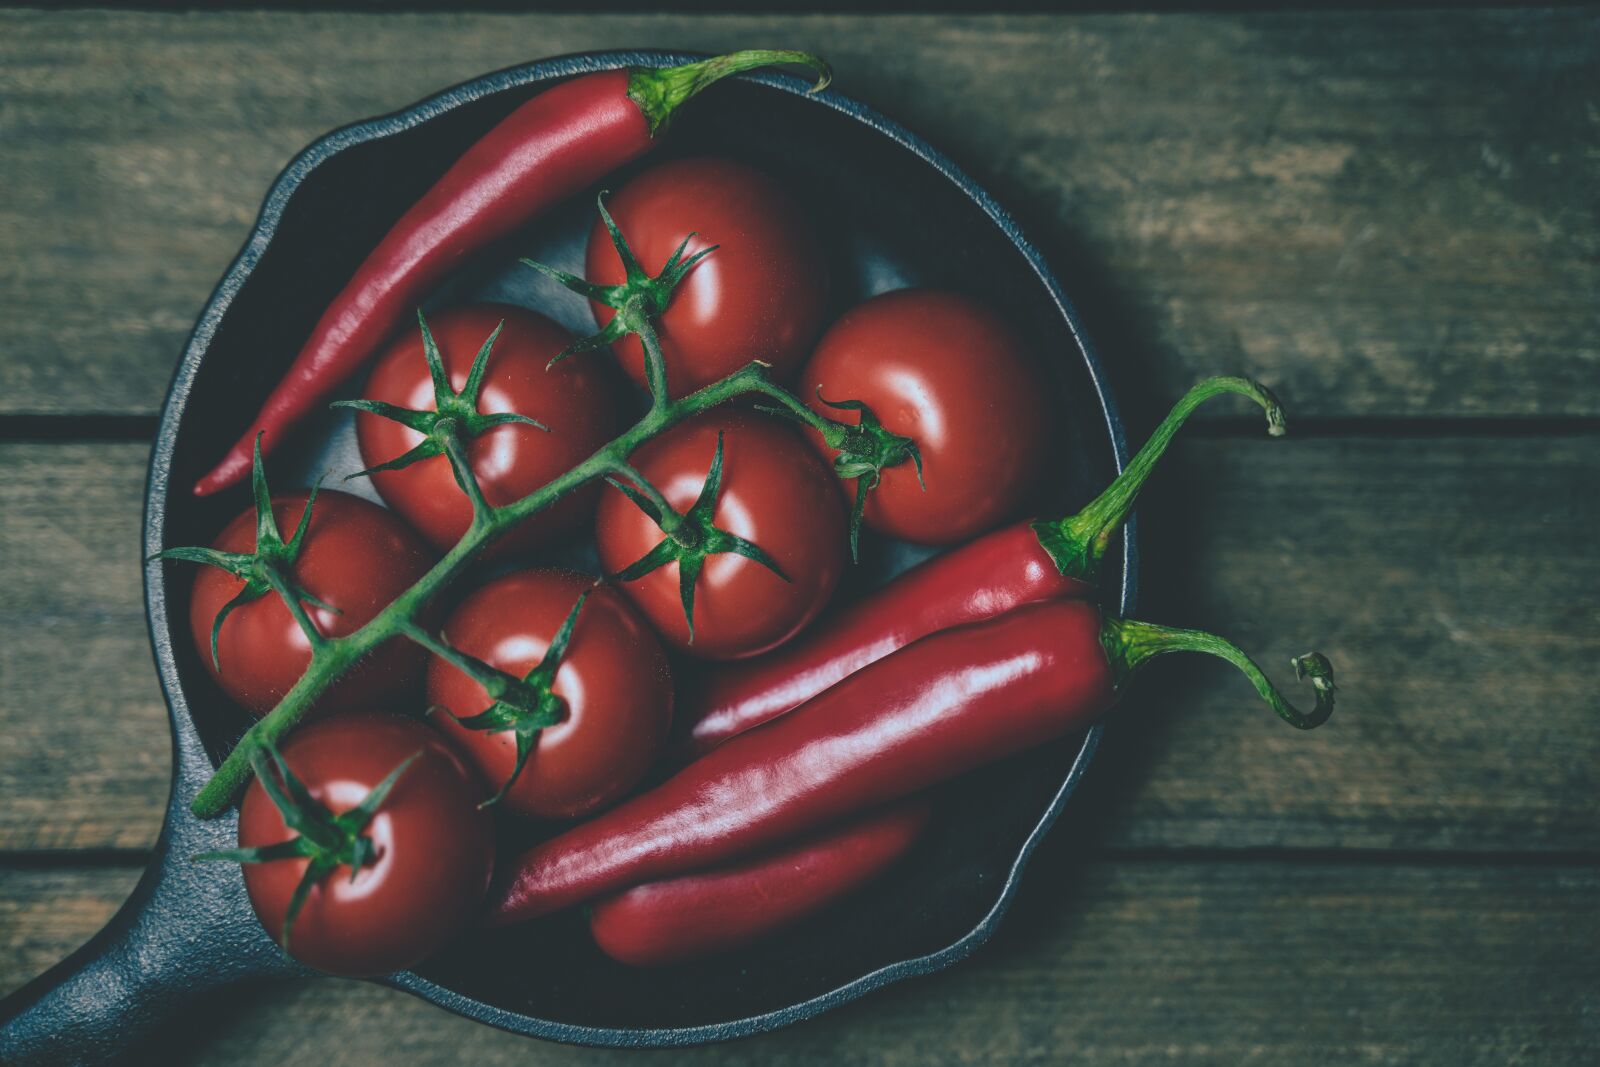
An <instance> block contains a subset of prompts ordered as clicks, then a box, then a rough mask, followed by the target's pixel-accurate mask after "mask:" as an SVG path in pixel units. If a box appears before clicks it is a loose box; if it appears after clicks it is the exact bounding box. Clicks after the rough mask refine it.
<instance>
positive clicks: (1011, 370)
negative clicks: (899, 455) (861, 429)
mask: <svg viewBox="0 0 1600 1067" xmlns="http://www.w3.org/2000/svg"><path fill="white" fill-rule="evenodd" d="M818 389H820V390H821V391H822V396H823V397H826V398H827V399H828V400H833V401H839V400H860V401H862V402H864V403H865V404H866V405H867V406H868V407H869V408H871V409H872V411H873V413H874V414H875V415H877V417H878V419H879V420H880V421H881V422H882V423H883V426H884V428H885V429H887V430H890V431H891V432H893V433H897V434H903V435H905V436H907V437H910V438H911V439H912V440H913V441H914V442H916V445H917V447H918V448H919V449H920V450H921V451H922V465H923V477H924V479H925V480H926V482H927V491H926V492H924V491H923V488H922V486H921V485H920V484H919V483H918V481H917V472H916V469H915V468H914V467H913V466H912V464H910V463H909V462H907V463H903V464H900V465H898V466H894V467H890V468H888V469H887V470H885V471H884V472H883V480H882V481H881V482H879V483H878V487H877V488H876V489H874V490H872V492H871V493H869V494H868V496H867V508H866V515H865V518H864V522H865V525H867V526H868V527H870V528H871V529H874V530H878V531H880V532H882V533H885V534H888V535H889V536H891V537H898V538H902V539H904V540H907V541H917V542H921V543H923V544H950V543H953V542H956V541H964V540H966V539H967V538H969V537H972V536H974V535H976V534H979V533H982V532H984V531H985V530H989V529H993V528H994V527H996V526H998V525H1000V523H1002V522H1003V521H1005V520H1006V519H1008V518H1011V517H1013V516H1014V515H1015V514H1016V513H1017V512H1018V511H1019V510H1020V509H1021V508H1022V507H1023V506H1024V505H1025V504H1026V503H1028V497H1029V495H1030V493H1031V492H1032V491H1033V489H1034V487H1035V486H1036V485H1037V484H1038V481H1039V478H1040V475H1041V474H1042V473H1043V470H1044V465H1045V460H1046V456H1047V451H1048V445H1049V439H1050V425H1049V424H1050V407H1049V405H1048V403H1047V402H1046V400H1045V392H1046V383H1044V382H1042V381H1040V379H1039V376H1038V375H1037V374H1036V373H1035V372H1034V371H1033V370H1032V368H1031V367H1030V365H1029V361H1028V359H1027V357H1026V355H1025V353H1024V351H1023V348H1022V343H1021V341H1019V340H1018V339H1017V337H1016V336H1015V335H1014V334H1013V333H1012V331H1011V329H1010V328H1009V327H1008V326H1007V325H1006V324H1005V322H1004V321H1002V320H1001V318H1000V317H999V316H998V315H996V314H995V313H994V312H993V311H991V310H989V309H988V308H986V307H985V306H983V305H982V304H979V303H978V302H977V301H975V300H973V299H971V298H970V297H966V296H962V295H960V294H958V293H948V292H939V291H935V290H929V289H902V290H899V291H897V292H891V293H884V294H882V295H881V296H876V297H873V298H872V299H871V300H868V301H867V302H865V303H864V304H860V305H858V306H857V307H855V308H853V309H852V310H850V311H849V312H847V313H846V314H845V315H844V316H843V317H842V318H840V319H839V321H838V322H836V323H834V324H833V326H832V327H831V328H829V330H828V332H827V333H826V334H824V335H823V338H822V340H821V341H820V342H819V343H818V345H817V350H816V352H815V354H813V355H812V357H811V360H810V362H809V363H807V364H806V367H805V370H804V371H803V372H802V373H801V376H800V386H799V394H800V396H801V397H802V398H803V399H804V400H805V402H806V403H807V404H809V405H810V406H811V408H812V410H813V411H816V412H818V413H820V414H822V415H826V416H827V417H829V418H832V419H835V420H838V421H840V422H850V423H855V422H857V421H859V415H858V414H857V413H856V412H854V411H841V410H838V409H836V408H831V407H829V406H827V405H826V404H824V403H823V402H822V401H821V400H819V399H818V396H817V391H818ZM809 436H810V437H811V440H812V444H813V445H815V446H816V447H817V448H818V449H819V450H821V452H822V453H823V455H825V456H827V457H828V459H829V460H832V458H833V457H834V456H835V455H836V454H837V453H835V452H834V451H833V450H832V449H830V448H828V447H827V446H826V445H824V444H823V443H822V439H821V437H820V435H816V434H810V435H809ZM847 489H848V490H849V492H850V494H851V495H852V496H854V493H855V486H854V484H853V483H852V484H851V485H849V486H847Z"/></svg>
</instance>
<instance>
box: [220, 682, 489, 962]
mask: <svg viewBox="0 0 1600 1067" xmlns="http://www.w3.org/2000/svg"><path fill="white" fill-rule="evenodd" d="M280 751H281V753H282V755H283V758H284V761H285V762H286V763H287V764H288V765H289V768H290V770H291V771H293V772H294V774H295V776H296V777H298V778H299V779H300V780H301V781H302V782H304V783H305V785H306V787H307V789H308V790H309V791H310V792H311V795H312V796H313V797H314V798H315V799H316V800H317V801H318V802H319V803H321V804H323V805H324V806H325V807H326V808H328V810H329V811H331V812H332V813H333V814H335V815H337V814H339V813H340V812H343V811H347V810H349V809H350V808H353V807H355V806H356V805H357V804H359V803H361V801H362V800H363V799H364V798H365V797H366V795H367V793H368V792H370V791H371V789H372V787H373V786H375V785H377V784H378V783H379V782H381V781H382V780H383V779H384V777H385V776H387V775H388V774H389V772H390V771H393V770H394V769H395V768H396V767H398V766H399V765H400V764H401V763H404V762H405V761H406V760H407V759H409V758H411V757H412V756H413V755H417V759H416V761H415V762H413V763H412V764H411V765H410V766H409V767H407V768H406V771H405V773H404V774H403V775H401V777H400V779H399V781H398V782H396V783H395V786H394V789H393V790H392V791H391V792H390V793H389V795H388V797H387V798H386V799H385V800H384V802H383V804H382V806H381V807H379V809H378V811H377V813H376V814H375V815H374V816H373V818H372V820H371V821H370V822H369V823H368V824H367V828H366V831H365V832H366V834H367V835H368V836H369V837H370V838H371V839H372V841H373V843H374V844H375V845H376V846H377V852H376V860H375V862H374V863H372V864H370V865H368V866H365V867H362V868H361V870H359V871H358V872H356V875H355V880H354V881H352V880H351V877H350V868H348V867H338V868H335V869H334V871H333V873H332V874H330V875H329V876H328V877H327V878H325V879H324V880H323V881H322V882H321V883H320V884H318V885H317V886H316V887H315V888H313V889H312V890H311V895H310V896H309V897H308V898H307V899H306V902H305V906H304V907H303V908H302V909H301V910H300V914H299V915H298V916H297V917H296V918H295V921H294V925H293V927H292V929H291V934H290V943H289V949H290V954H291V955H293V956H294V957H295V958H296V959H298V960H300V961H301V962H303V963H305V964H308V965H309V966H312V967H315V968H317V969H318V970H321V971H327V972H328V973H330V974H338V975H346V976H350V977H367V976H372V975H380V974H389V973H392V972H394V971H400V970H405V969H406V968H409V967H413V966H415V965H416V964H418V963H421V962H422V961H423V960H425V959H427V958H428V957H429V956H431V955H433V954H434V953H435V952H437V951H438V950H439V949H441V948H443V947H444V946H445V945H446V944H447V943H449V941H450V940H451V939H452V938H453V937H455V935H456V934H457V933H459V932H460V931H461V930H462V929H463V928H464V927H465V926H466V924H467V923H468V921H469V920H470V919H471V918H472V916H473V915H474V913H475V912H476V911H477V909H478V907H479V905H480V904H481V903H482V901H483V897H484V893H485V891H486V890H487V889H488V886H489V877H490V875H491V874H492V871H493V867H494V824H493V817H492V816H491V815H490V813H489V812H487V811H484V810H480V809H479V807H478V804H479V803H480V802H481V801H482V800H483V798H484V796H485V795H486V794H485V792H484V788H483V783H482V782H481V781H480V780H479V779H478V777H477V774H476V772H474V771H473V770H472V769H471V768H469V767H468V766H467V765H466V764H465V763H464V762H463V761H462V759H461V757H460V756H459V755H457V754H456V753H455V752H454V751H452V750H451V748H450V746H449V745H448V744H446V743H445V741H444V740H443V739H442V738H441V737H439V735H438V734H437V733H435V732H434V731H432V730H430V729H428V728H427V726H425V725H424V724H422V723H420V722H417V721H416V720H413V719H402V718H400V717H398V716H394V715H378V714H372V713H365V712H357V713H350V714H344V715H335V716H330V717H329V718H327V719H323V720H321V721H318V722H315V723H311V724H309V725H307V726H304V727H302V728H301V729H299V730H297V731H296V732H295V733H293V734H292V735H290V737H289V739H288V741H286V742H285V743H284V744H283V745H282V747H281V749H280ZM419 753H420V755H418V754H419ZM293 836H295V834H294V833H293V832H292V831H290V830H289V828H288V827H287V826H286V825H285V824H284V821H283V816H282V815H281V814H280V813H279V812H278V809H277V808H276V807H274V806H273V803H272V801H271V799H270V798H269V797H268V796H267V794H266V791H265V790H264V789H263V788H262V786H261V783H260V782H259V781H256V782H252V783H251V785H250V788H249V789H248V790H247V791H246V792H245V796H244V801H243V803H242V804H241V805H240V808H239V845H240V847H242V848H259V847H261V846H265V845H272V844H276V843H278V842H280V841H286V840H288V839H289V838H291V837H293ZM305 868H306V860H304V859H286V860H274V861H270V862H267V863H247V864H244V884H245V889H246V890H247V891H248V892H249V895H250V903H251V906H252V907H254V909H255V912H256V915H257V916H258V917H259V918H260V919H261V924H262V926H264V927H265V928H266V929H267V931H268V932H269V933H270V934H271V935H272V936H273V938H274V940H276V939H277V938H278V936H279V932H280V931H281V930H282V929H283V920H284V916H285V914H286V913H287V910H288V906H289V900H290V898H291V896H292V895H293V894H294V890H295V886H296V885H297V884H298V883H299V881H300V878H301V876H302V875H303V874H304V873H305Z"/></svg>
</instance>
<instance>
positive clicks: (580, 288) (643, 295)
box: [521, 191, 719, 407]
mask: <svg viewBox="0 0 1600 1067" xmlns="http://www.w3.org/2000/svg"><path fill="white" fill-rule="evenodd" d="M595 206H596V207H598V208H599V209H600V218H601V220H602V221H604V222H605V226H606V232H607V233H609V234H610V235H611V243H612V245H613V246H614V247H615V248H616V250H617V257H618V258H619V259H621V260H622V268H623V271H624V272H625V279H624V280H623V281H622V282H621V283H620V284H618V285H600V284H599V283H597V282H591V281H588V280H586V279H584V278H580V277H578V276H577V275H576V274H568V273H567V272H566V271H564V270H558V269H556V268H555V267H551V266H547V265H546V264H543V263H539V262H536V261H534V260H531V259H524V260H522V261H521V262H522V263H523V265H524V266H528V267H532V268H533V269H534V270H536V271H538V272H539V273H541V274H544V275H546V276H547V277H550V278H553V279H555V280H556V281H557V282H560V283H561V284H562V285H564V286H566V287H567V288H568V289H570V290H572V291H573V292H574V293H577V294H578V295H579V296H582V297H585V298H587V299H589V300H592V301H594V302H595V303H597V304H604V305H605V306H606V307H609V308H612V309H614V310H615V311H616V314H615V315H613V316H612V317H611V321H610V322H608V323H606V324H605V326H603V327H602V328H601V329H600V330H599V331H598V332H596V333H592V334H590V335H589V336H588V337H585V338H582V339H581V340H578V341H574V342H573V343H572V344H570V345H568V346H567V347H566V348H564V349H563V350H562V351H560V352H558V353H556V356H555V358H554V359H552V360H551V361H550V365H551V366H554V365H555V364H557V363H559V362H560V361H561V360H563V359H566V358H567V357H568V356H573V355H577V354H578V353H579V352H588V351H591V350H593V349H596V348H605V347H607V346H609V345H612V344H615V343H616V342H617V341H620V340H622V338H624V337H626V336H627V335H628V334H630V333H634V334H638V335H639V340H640V342H641V343H642V344H643V345H644V350H645V368H646V373H647V375H648V379H649V382H650V396H651V400H652V401H653V402H654V404H655V405H656V406H658V407H659V406H661V405H662V404H664V403H666V401H667V369H666V360H665V357H664V356H663V355H662V352H661V342H660V340H659V339H658V338H657V337H656V332H655V327H654V326H652V325H651V324H650V322H651V320H652V319H657V318H660V317H661V316H662V315H663V314H664V313H665V312H666V310H667V307H668V306H669V305H670V304H671V303H672V294H673V291H674V290H675V289H677V288H678V286H679V284H681V283H682V282H683V280H684V278H686V277H688V275H689V272H690V271H691V270H693V269H694V268H695V265H696V264H698V263H699V262H700V261H701V260H702V259H704V258H706V257H707V256H709V255H710V254H711V253H713V252H715V251H716V250H717V248H718V247H719V246H717V245H711V246H710V247H709V248H702V249H700V251H698V252H696V253H695V254H694V255H692V256H689V257H687V258H685V256H684V252H686V251H688V248H689V242H690V241H692V240H694V239H695V238H696V237H698V236H699V234H697V233H690V234H689V235H688V236H687V237H685V238H684V239H683V241H682V242H681V243H680V244H679V245H678V247H677V249H676V250H675V251H674V252H673V253H672V255H671V256H669V257H667V262H666V265H665V266H663V267H662V268H661V273H659V274H657V275H656V276H655V277H653V278H652V277H651V276H650V272H649V271H647V270H645V269H644V267H643V265H641V264H640V262H639V260H638V257H636V256H635V255H634V254H633V249H632V248H630V247H628V240H627V238H626V237H624V236H623V235H622V230H621V229H619V228H618V227H617V223H616V220H615V219H613V218H612V217H611V212H609V211H607V210H606V194H605V192H604V191H602V192H600V193H599V195H597V196H596V197H595Z"/></svg>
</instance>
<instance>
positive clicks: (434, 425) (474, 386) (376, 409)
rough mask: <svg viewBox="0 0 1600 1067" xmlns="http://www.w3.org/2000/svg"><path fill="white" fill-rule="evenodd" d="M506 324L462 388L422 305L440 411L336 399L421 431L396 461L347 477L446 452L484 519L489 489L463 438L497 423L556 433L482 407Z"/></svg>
mask: <svg viewBox="0 0 1600 1067" xmlns="http://www.w3.org/2000/svg"><path fill="white" fill-rule="evenodd" d="M505 325H506V323H505V320H504V319H501V320H500V324H499V325H498V326H496V327H495V328H494V330H493V331H492V332H490V334H489V336H488V337H486V338H484V341H483V344H482V345H480V346H479V347H478V354H477V355H476V356H474V357H473V360H472V368H471V369H470V370H469V371H468V372H467V380H466V382H465V384H463V385H462V387H461V390H460V391H459V392H457V391H456V390H455V389H453V388H451V386H450V375H449V374H448V373H446V371H445V368H444V358H443V356H442V355H441V354H440V352H439V345H438V343H437V342H436V341H435V340H434V338H433V331H432V330H431V329H429V327H428V320H427V317H426V316H425V315H423V313H422V309H421V308H418V309H417V327H418V328H419V329H420V330H421V331H422V358H423V359H424V360H426V361H427V364H428V376H429V377H430V378H431V379H432V381H433V408H434V409H433V410H432V411H412V410H410V409H408V408H402V407H399V406H398V405H395V404H388V403H385V402H384V401H382V400H336V401H334V403H333V405H332V406H333V407H336V408H350V409H352V410H355V411H362V412H366V413H367V414H368V415H376V416H377V417H378V418H380V419H388V420H389V421H391V422H398V423H399V424H400V425H402V426H405V427H407V428H409V429H412V430H415V431H416V432H417V433H419V434H421V435H422V440H421V441H419V442H417V444H416V445H415V446H414V447H413V448H411V449H409V450H407V451H405V452H402V453H401V454H400V455H398V456H395V457H394V458H393V459H390V460H386V461H385V462H383V463H379V464H376V465H374V466H371V467H368V468H367V469H366V470H363V471H357V472H356V473H355V474H352V475H349V476H348V477H347V478H346V479H345V480H346V481H348V480H349V479H350V478H370V477H371V476H372V475H374V474H377V473H379V472H380V471H397V470H402V469H404V468H406V467H409V466H411V465H412V464H413V463H420V462H421V461H423V460H425V459H433V458H434V457H436V456H445V457H447V458H448V459H449V461H450V466H451V470H452V472H453V473H454V475H455V479H456V484H457V485H459V486H460V487H461V491H462V492H463V493H465V494H467V498H468V499H469V500H471V501H472V509H473V514H474V516H476V517H481V516H482V515H483V513H484V512H485V511H486V510H487V508H488V504H487V502H486V501H485V500H484V499H483V490H482V487H481V486H479V485H478V482H477V476H476V475H475V474H474V473H473V472H472V466H471V464H470V463H468V462H467V456H466V450H465V448H464V446H463V442H464V441H470V440H472V439H474V438H476V437H478V436H479V435H480V434H484V433H487V432H489V431H490V430H492V429H494V428H495V427H497V426H508V425H517V426H531V427H532V428H533V429H535V430H541V431H543V432H545V433H549V432H550V427H548V426H546V425H545V424H544V423H542V422H539V421H538V420H537V419H532V418H529V417H528V416H527V415H521V414H518V413H516V412H514V411H501V412H494V413H491V414H483V413H482V412H480V411H479V410H478V404H479V399H480V397H481V395H482V393H483V379H484V376H485V374H486V372H487V371H488V367H489V357H490V355H491V354H492V353H493V352H494V345H495V342H496V341H498V340H499V339H500V331H501V330H503V329H505Z"/></svg>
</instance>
